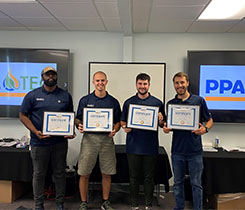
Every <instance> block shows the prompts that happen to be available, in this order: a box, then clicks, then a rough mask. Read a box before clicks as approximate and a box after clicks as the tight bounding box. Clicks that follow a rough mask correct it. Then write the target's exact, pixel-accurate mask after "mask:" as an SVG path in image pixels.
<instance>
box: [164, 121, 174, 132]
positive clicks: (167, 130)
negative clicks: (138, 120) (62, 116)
mask: <svg viewBox="0 0 245 210" xmlns="http://www.w3.org/2000/svg"><path fill="white" fill-rule="evenodd" d="M169 131H172V128H167V123H166V122H165V123H164V125H163V132H164V133H169Z"/></svg>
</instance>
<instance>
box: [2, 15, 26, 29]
mask: <svg viewBox="0 0 245 210" xmlns="http://www.w3.org/2000/svg"><path fill="white" fill-rule="evenodd" d="M19 26H20V27H23V25H21V24H20V23H18V22H16V21H14V20H13V19H11V18H9V17H6V18H2V17H1V18H0V27H19Z"/></svg>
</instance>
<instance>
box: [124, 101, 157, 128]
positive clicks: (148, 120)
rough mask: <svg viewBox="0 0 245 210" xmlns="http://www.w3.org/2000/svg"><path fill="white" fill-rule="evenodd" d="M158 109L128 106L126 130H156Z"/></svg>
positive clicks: (134, 105)
mask: <svg viewBox="0 0 245 210" xmlns="http://www.w3.org/2000/svg"><path fill="white" fill-rule="evenodd" d="M158 111H159V107H155V106H144V105H136V104H130V105H129V111H128V121H127V127H128V128H138V129H144V130H153V131H156V130H157V125H158Z"/></svg>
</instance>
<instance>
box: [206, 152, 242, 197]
mask: <svg viewBox="0 0 245 210" xmlns="http://www.w3.org/2000/svg"><path fill="white" fill-rule="evenodd" d="M203 162H204V170H203V190H204V193H205V194H206V195H211V194H222V193H237V192H245V180H244V178H245V152H226V151H223V150H222V149H219V151H218V152H203Z"/></svg>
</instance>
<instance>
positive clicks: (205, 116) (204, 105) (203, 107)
mask: <svg viewBox="0 0 245 210" xmlns="http://www.w3.org/2000/svg"><path fill="white" fill-rule="evenodd" d="M201 112H202V113H201V116H202V119H201V120H202V122H203V121H204V122H207V121H208V120H209V119H210V118H211V114H210V113H209V111H208V107H207V103H206V101H205V100H204V99H203V98H202V102H201Z"/></svg>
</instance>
